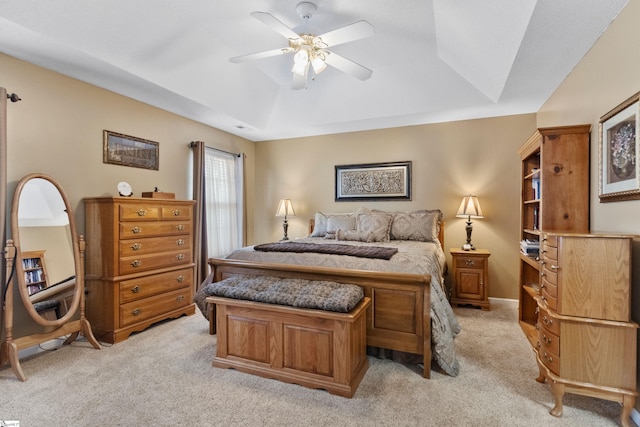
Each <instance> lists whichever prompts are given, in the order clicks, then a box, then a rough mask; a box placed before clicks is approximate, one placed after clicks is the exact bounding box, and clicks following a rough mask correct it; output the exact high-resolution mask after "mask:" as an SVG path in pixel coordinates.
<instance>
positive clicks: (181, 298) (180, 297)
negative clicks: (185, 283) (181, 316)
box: [176, 295, 184, 302]
mask: <svg viewBox="0 0 640 427" xmlns="http://www.w3.org/2000/svg"><path fill="white" fill-rule="evenodd" d="M176 301H178V302H182V301H184V295H178V298H176Z"/></svg>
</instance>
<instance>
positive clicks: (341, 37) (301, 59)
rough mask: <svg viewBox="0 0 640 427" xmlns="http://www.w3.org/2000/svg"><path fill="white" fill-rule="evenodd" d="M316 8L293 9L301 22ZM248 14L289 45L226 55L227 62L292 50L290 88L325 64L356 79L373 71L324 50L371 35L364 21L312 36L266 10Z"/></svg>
mask: <svg viewBox="0 0 640 427" xmlns="http://www.w3.org/2000/svg"><path fill="white" fill-rule="evenodd" d="M316 9H317V7H316V5H315V4H313V3H310V2H302V3H299V4H298V5H297V6H296V11H297V12H298V14H299V15H300V17H301V18H302V19H303V20H304V21H305V23H306V22H308V21H309V19H310V18H311V16H312V14H313V12H315V11H316ZM251 16H253V17H254V18H256V19H258V20H260V21H261V22H262V23H264V24H266V25H267V26H269V27H270V28H271V29H272V30H274V31H276V32H277V33H279V34H280V35H282V36H284V37H286V38H287V39H288V40H289V46H288V47H284V48H280V49H273V50H267V51H264V52H258V53H252V54H249V55H242V56H236V57H233V58H230V59H229V61H231V62H234V63H239V62H245V61H250V60H254V59H262V58H268V57H271V56H276V55H284V54H288V53H294V56H293V67H292V68H291V72H292V73H293V82H292V85H291V88H292V89H296V90H297V89H303V88H306V87H307V80H308V77H309V73H310V71H311V72H312V79H313V78H314V77H315V75H316V74H320V73H321V72H322V71H323V70H324V69H325V68H326V67H327V65H330V66H332V67H334V68H336V69H338V70H340V71H342V72H344V73H346V74H349V75H351V76H353V77H355V78H357V79H360V80H367V79H368V78H369V77H371V74H373V71H371V70H370V69H368V68H366V67H363V66H362V65H360V64H357V63H355V62H353V61H351V60H349V59H347V58H345V57H343V56H340V55H338V54H336V53H334V52H331V51H329V50H328V49H329V48H330V47H333V46H337V45H339V44H342V43H347V42H351V41H354V40H359V39H363V38H366V37H371V36H373V35H374V34H375V30H374V28H373V26H372V25H371V24H369V23H368V22H367V21H358V22H355V23H353V24H350V25H347V26H345V27H342V28H338V29H336V30H333V31H329V32H327V33H324V34H320V35H317V36H314V35H313V34H307V33H302V34H298V33H296V32H295V31H294V30H293V29H291V28H289V27H288V26H286V25H285V24H283V23H282V22H280V21H279V20H278V19H277V18H275V17H274V16H273V15H271V14H269V13H266V12H252V13H251Z"/></svg>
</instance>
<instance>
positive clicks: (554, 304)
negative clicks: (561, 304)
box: [541, 288, 558, 311]
mask: <svg viewBox="0 0 640 427" xmlns="http://www.w3.org/2000/svg"><path fill="white" fill-rule="evenodd" d="M541 293H542V299H543V301H544V302H545V303H546V304H547V307H549V308H550V309H551V310H553V311H556V310H558V299H557V298H554V297H553V296H552V295H551V294H550V293H549V292H548V290H547V288H542V292H541Z"/></svg>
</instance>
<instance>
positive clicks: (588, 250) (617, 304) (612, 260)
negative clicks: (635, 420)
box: [535, 232, 638, 426]
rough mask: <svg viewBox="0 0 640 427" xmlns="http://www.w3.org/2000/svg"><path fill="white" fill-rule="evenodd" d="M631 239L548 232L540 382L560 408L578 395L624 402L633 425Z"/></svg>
mask: <svg viewBox="0 0 640 427" xmlns="http://www.w3.org/2000/svg"><path fill="white" fill-rule="evenodd" d="M632 240H633V236H621V235H609V234H569V233H547V232H543V233H542V239H541V245H542V246H541V272H540V281H541V282H540V296H538V297H537V298H536V300H537V303H538V322H537V325H536V329H537V331H538V342H537V345H536V348H535V351H536V354H537V362H538V367H539V368H540V376H539V377H538V378H537V380H538V381H539V382H544V381H545V380H549V384H550V385H551V391H552V394H553V397H554V400H555V406H554V408H553V409H552V410H551V412H550V413H551V414H552V415H555V416H561V415H562V398H563V396H564V394H565V393H575V394H581V395H586V396H591V397H597V398H601V399H607V400H613V401H617V402H620V403H622V405H623V409H622V416H621V422H622V425H623V426H627V425H629V416H630V413H631V409H632V408H633V406H634V404H635V400H636V395H637V392H636V334H637V328H638V325H637V324H636V323H634V322H632V321H631V244H632Z"/></svg>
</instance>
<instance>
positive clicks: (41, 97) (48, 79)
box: [0, 54, 255, 237]
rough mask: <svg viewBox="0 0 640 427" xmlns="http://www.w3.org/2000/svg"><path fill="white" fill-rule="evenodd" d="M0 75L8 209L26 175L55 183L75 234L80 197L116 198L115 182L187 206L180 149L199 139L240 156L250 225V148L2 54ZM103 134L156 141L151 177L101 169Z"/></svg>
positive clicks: (187, 164) (187, 178) (184, 155)
mask: <svg viewBox="0 0 640 427" xmlns="http://www.w3.org/2000/svg"><path fill="white" fill-rule="evenodd" d="M0 69H1V70H2V74H1V75H2V81H0V85H1V86H2V87H5V88H6V89H7V92H8V93H12V92H15V93H17V94H18V95H19V96H20V97H21V98H22V101H20V102H17V103H9V105H8V106H7V110H8V123H7V140H8V147H7V158H8V167H7V178H8V181H9V190H8V197H9V209H10V205H11V197H12V196H13V191H14V189H15V187H16V185H17V182H18V181H19V180H20V178H22V177H23V176H24V175H27V174H30V173H34V172H39V173H44V174H47V175H50V176H52V177H53V178H55V179H56V180H57V181H58V182H59V183H60V185H61V186H62V188H63V189H64V190H65V192H66V193H67V196H68V197H69V200H70V203H71V207H72V209H73V210H74V211H75V212H74V213H75V217H76V221H77V225H78V231H79V232H83V230H84V206H83V205H82V198H83V197H92V196H109V195H117V190H116V185H117V184H118V182H120V181H127V182H129V183H130V184H131V186H132V187H133V190H134V196H138V197H140V193H141V192H143V191H153V189H154V187H158V188H159V189H160V190H162V191H167V192H173V193H176V197H177V198H181V199H191V198H192V194H191V185H190V183H191V169H190V168H191V150H190V149H189V148H188V147H187V144H188V143H189V142H190V141H194V140H201V141H204V142H205V143H206V144H207V145H208V146H210V147H214V148H219V149H222V150H226V151H231V152H244V153H246V154H247V159H246V165H247V167H246V170H247V178H246V180H247V187H248V188H247V199H248V207H249V210H248V212H249V218H248V220H249V221H252V220H253V218H252V217H251V214H252V212H253V203H252V199H253V186H252V183H253V182H254V177H253V170H254V167H253V162H254V147H255V143H253V142H250V141H247V140H245V139H243V138H240V137H236V136H233V135H230V134H228V133H226V132H223V131H220V130H218V129H214V128H211V127H209V126H205V125H202V124H199V123H196V122H194V121H191V120H188V119H185V118H183V117H180V116H177V115H175V114H171V113H168V112H166V111H163V110H160V109H157V108H154V107H151V106H149V105H147V104H144V103H141V102H138V101H135V100H132V99H130V98H127V97H124V96H120V95H117V94H115V93H113V92H109V91H107V90H103V89H100V88H97V87H95V86H92V85H89V84H86V83H82V82H80V81H78V80H75V79H72V78H69V77H65V76H63V75H61V74H58V73H55V72H52V71H48V70H45V69H43V68H40V67H36V66H34V65H31V64H28V63H26V62H23V61H19V60H17V59H15V58H12V57H9V56H6V55H3V54H0ZM104 129H107V130H110V131H113V132H118V133H123V134H126V135H132V136H136V137H139V138H144V139H148V140H152V141H156V142H158V143H159V144H160V167H159V170H158V171H152V170H146V169H140V168H132V167H126V166H119V165H112V164H105V163H103V162H102V132H103V130H104ZM9 234H10V231H9ZM249 236H250V237H252V229H250V230H249Z"/></svg>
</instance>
